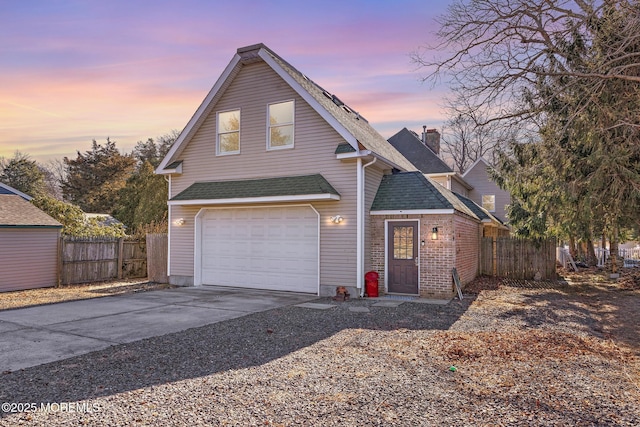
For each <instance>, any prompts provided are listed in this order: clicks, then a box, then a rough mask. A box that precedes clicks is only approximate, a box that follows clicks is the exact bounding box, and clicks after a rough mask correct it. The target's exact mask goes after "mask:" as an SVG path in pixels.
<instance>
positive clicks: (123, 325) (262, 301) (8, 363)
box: [0, 286, 318, 372]
mask: <svg viewBox="0 0 640 427" xmlns="http://www.w3.org/2000/svg"><path fill="white" fill-rule="evenodd" d="M317 298H318V297H317V296H316V295H310V294H299V293H292V292H275V291H264V290H253V289H239V288H223V287H213V286H203V287H189V288H175V289H167V290H160V291H150V292H144V293H139V294H126V295H118V296H109V297H102V298H94V299H88V300H82V301H71V302H64V303H59V304H51V305H44V306H39V307H30V308H22V309H17V310H7V311H0V372H3V371H15V370H18V369H23V368H28V367H31V366H36V365H41V364H43V363H49V362H53V361H56V360H62V359H66V358H69V357H73V356H77V355H79V354H85V353H89V352H92V351H96V350H100V349H103V348H105V347H108V346H111V345H117V344H123V343H128V342H132V341H138V340H142V339H145V338H150V337H155V336H160V335H165V334H169V333H173V332H180V331H184V330H186V329H189V328H196V327H200V326H204V325H208V324H211V323H216V322H220V321H223V320H228V319H233V318H236V317H240V316H245V315H247V314H250V313H255V312H259V311H265V310H270V309H272V308H277V307H284V306H288V305H293V304H300V303H303V302H307V301H312V300H315V299H317Z"/></svg>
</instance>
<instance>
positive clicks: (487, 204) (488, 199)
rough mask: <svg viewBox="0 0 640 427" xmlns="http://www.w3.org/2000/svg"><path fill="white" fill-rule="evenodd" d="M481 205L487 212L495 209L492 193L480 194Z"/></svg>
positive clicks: (494, 197) (494, 198)
mask: <svg viewBox="0 0 640 427" xmlns="http://www.w3.org/2000/svg"><path fill="white" fill-rule="evenodd" d="M482 207H483V208H485V209H486V210H488V211H489V212H495V211H496V196H495V195H494V194H488V195H483V196H482Z"/></svg>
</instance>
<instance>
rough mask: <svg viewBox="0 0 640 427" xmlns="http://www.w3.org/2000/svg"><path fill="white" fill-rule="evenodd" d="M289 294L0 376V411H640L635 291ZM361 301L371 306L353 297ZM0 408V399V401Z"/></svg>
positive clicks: (501, 288) (60, 419) (624, 422)
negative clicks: (439, 299)
mask: <svg viewBox="0 0 640 427" xmlns="http://www.w3.org/2000/svg"><path fill="white" fill-rule="evenodd" d="M467 292H474V293H472V294H470V293H467V295H466V297H465V299H464V300H462V301H458V300H454V301H452V302H451V303H449V304H448V305H445V306H437V305H430V304H422V303H415V302H405V303H403V304H402V305H400V306H399V307H396V308H383V307H374V306H372V304H373V303H374V302H375V299H369V300H352V301H349V302H344V303H337V302H332V301H331V300H330V299H321V300H320V302H325V303H331V304H334V305H335V307H334V308H332V309H329V310H323V311H321V310H313V309H308V308H301V307H286V308H281V309H276V310H271V311H267V312H263V313H256V314H253V315H250V316H246V317H242V318H238V319H233V320H229V321H225V322H222V323H217V324H214V325H210V326H205V327H202V328H196V329H190V330H188V331H185V332H181V333H178V334H170V335H165V336H162V337H157V338H152V339H147V340H144V341H139V342H135V343H130V344H125V345H118V346H113V347H110V348H108V349H105V350H102V351H98V352H94V353H90V354H87V355H83V356H78V357H75V358H71V359H67V360H64V361H60V362H55V363H50V364H47V365H42V366H37V367H33V368H29V369H25V370H21V371H16V372H8V373H3V374H2V375H1V376H0V402H14V403H21V404H30V403H35V404H36V405H37V406H38V407H39V405H40V404H41V403H42V402H45V403H46V402H49V403H51V404H52V405H51V407H50V408H51V409H50V410H49V411H48V412H47V411H37V412H36V411H31V410H29V411H23V412H20V413H11V412H6V411H5V412H4V413H0V425H7V426H15V425H42V426H58V425H65V426H66V425H91V426H94V425H97V426H102V425H104V426H107V425H108V426H125V425H126V426H131V425H133V426H135V425H141V426H142V425H176V426H183V425H189V426H192V425H229V426H249V425H261V426H265V425H272V426H295V425H302V426H315V425H323V426H325V425H326V426H332V425H336V426H337V425H341V426H343V425H348V426H354V425H382V426H388V425H402V426H431V425H438V426H439V425H451V426H466V425H481V426H485V425H486V426H507V425H509V426H511V425H522V426H530V425H534V426H601V425H620V426H637V425H640V362H639V360H640V359H639V357H640V347H638V345H639V343H638V337H639V336H640V335H639V333H638V325H639V324H640V319H639V316H640V312H639V310H638V301H639V297H640V292H638V291H635V290H631V291H629V290H621V289H618V288H615V287H614V288H611V287H609V288H603V287H601V286H595V285H594V286H591V285H588V284H585V283H576V284H575V285H572V284H571V282H570V284H569V285H558V284H550V283H546V284H542V285H540V284H536V285H531V284H530V283H529V282H514V281H511V282H509V281H503V282H499V281H496V280H489V279H480V280H478V281H477V282H476V283H474V284H472V286H470V287H469V288H468V289H467ZM356 307H360V308H368V309H369V311H368V312H354V311H352V310H351V309H353V308H356ZM3 408H4V407H3Z"/></svg>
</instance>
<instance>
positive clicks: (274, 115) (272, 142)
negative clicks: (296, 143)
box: [267, 101, 295, 150]
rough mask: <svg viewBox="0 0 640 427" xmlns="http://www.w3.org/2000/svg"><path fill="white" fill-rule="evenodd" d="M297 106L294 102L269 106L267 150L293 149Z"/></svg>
mask: <svg viewBox="0 0 640 427" xmlns="http://www.w3.org/2000/svg"><path fill="white" fill-rule="evenodd" d="M294 110H295V104H294V102H293V101H286V102H278V103H275V104H269V123H268V124H267V149H268V150H278V149H282V148H293V121H294Z"/></svg>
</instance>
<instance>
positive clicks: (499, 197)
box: [464, 161, 511, 220]
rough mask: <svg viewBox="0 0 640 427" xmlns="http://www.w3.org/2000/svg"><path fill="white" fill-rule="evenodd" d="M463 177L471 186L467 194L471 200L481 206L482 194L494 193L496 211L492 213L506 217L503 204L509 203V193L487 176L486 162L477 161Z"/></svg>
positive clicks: (501, 217)
mask: <svg viewBox="0 0 640 427" xmlns="http://www.w3.org/2000/svg"><path fill="white" fill-rule="evenodd" d="M464 179H465V181H467V182H468V183H469V184H471V185H472V186H473V190H471V191H470V192H469V196H468V197H469V198H470V199H471V200H473V201H474V202H476V203H477V204H479V205H480V206H482V196H483V195H491V194H493V195H495V196H496V211H495V212H493V213H494V214H495V215H496V216H497V217H498V218H500V219H503V220H506V219H507V215H506V211H505V206H506V205H508V204H510V203H511V195H510V194H509V193H508V192H507V191H504V190H503V189H501V188H500V187H498V185H497V184H496V183H495V182H493V181H492V180H491V179H490V178H489V173H488V172H487V165H486V163H483V162H481V161H480V162H478V163H477V164H476V165H475V166H474V168H473V169H470V170H469V171H468V172H466V173H465V175H464Z"/></svg>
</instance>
